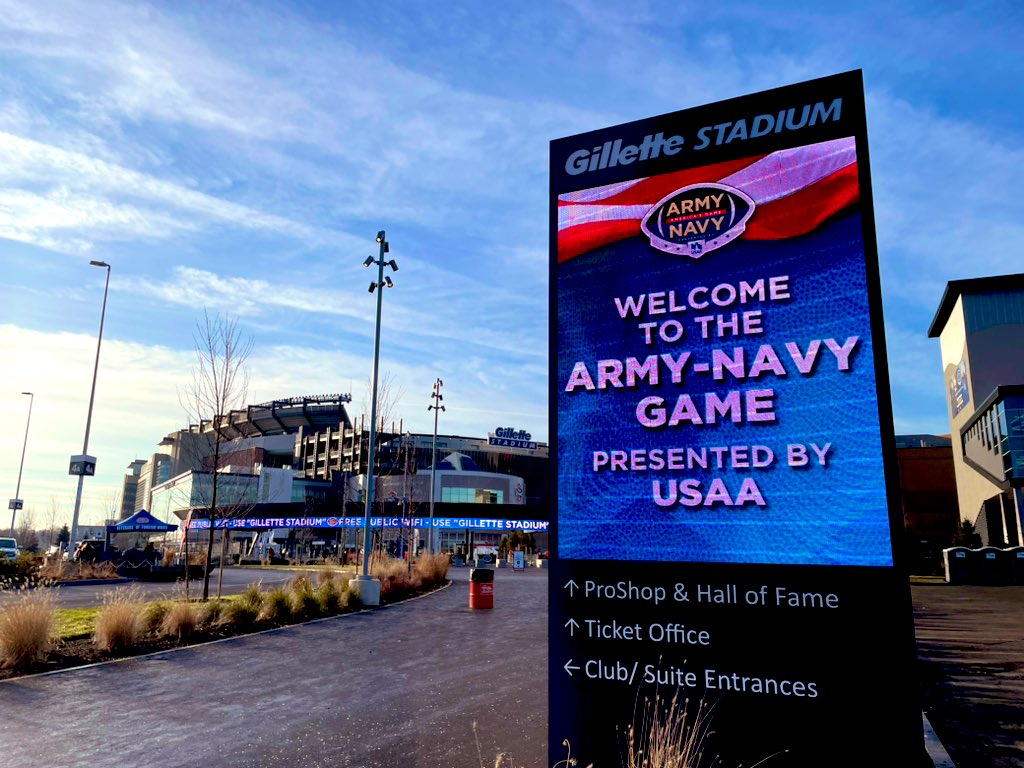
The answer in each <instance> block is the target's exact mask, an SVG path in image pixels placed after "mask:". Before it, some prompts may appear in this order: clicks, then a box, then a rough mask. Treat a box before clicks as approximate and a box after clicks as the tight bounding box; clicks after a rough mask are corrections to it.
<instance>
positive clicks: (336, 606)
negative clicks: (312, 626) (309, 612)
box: [316, 572, 348, 616]
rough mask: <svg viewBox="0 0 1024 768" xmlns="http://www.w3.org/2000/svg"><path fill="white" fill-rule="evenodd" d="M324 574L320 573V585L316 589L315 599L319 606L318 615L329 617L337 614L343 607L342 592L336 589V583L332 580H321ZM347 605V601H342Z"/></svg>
mask: <svg viewBox="0 0 1024 768" xmlns="http://www.w3.org/2000/svg"><path fill="white" fill-rule="evenodd" d="M323 575H324V572H321V573H320V577H321V578H320V584H319V585H317V588H316V599H317V603H318V604H319V606H320V613H322V614H324V615H325V616H331V615H333V614H335V613H339V612H340V611H341V610H342V608H344V607H345V605H343V604H342V602H343V599H344V598H343V594H344V592H347V591H348V590H347V589H346V590H344V592H343V591H342V590H341V589H339V588H338V583H337V582H336V581H335V580H334V579H333V578H326V579H325V578H323ZM344 602H345V604H347V602H348V601H347V600H345V601H344Z"/></svg>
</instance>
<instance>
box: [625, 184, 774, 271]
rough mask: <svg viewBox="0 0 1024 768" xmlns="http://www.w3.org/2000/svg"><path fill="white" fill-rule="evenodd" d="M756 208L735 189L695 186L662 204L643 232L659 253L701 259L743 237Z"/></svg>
mask: <svg viewBox="0 0 1024 768" xmlns="http://www.w3.org/2000/svg"><path fill="white" fill-rule="evenodd" d="M754 207H755V206H754V201H753V200H752V199H751V198H750V196H749V195H747V194H746V193H745V192H742V191H740V190H738V189H736V188H735V187H729V186H726V185H725V184H716V183H713V182H705V183H703V184H691V185H690V186H688V187H683V188H682V189H677V190H676V191H675V192H673V193H672V194H671V195H669V196H668V197H665V198H663V199H662V200H661V201H659V202H658V203H657V204H656V205H655V206H654V207H653V208H651V210H649V211H648V212H647V215H646V216H644V219H643V221H642V222H641V223H640V228H641V229H642V230H643V231H644V234H646V235H647V237H649V238H650V240H651V245H653V246H654V247H655V248H657V249H658V250H660V251H665V252H666V253H681V254H684V255H686V256H689V257H690V258H693V259H699V258H700V257H701V256H703V255H704V254H706V253H708V252H710V251H713V250H715V249H716V248H721V247H722V246H723V245H726V244H727V243H730V242H732V241H733V240H735V239H736V238H738V237H739V236H740V235H742V234H743V231H744V230H745V229H746V225H747V220H748V219H749V218H750V217H751V216H752V215H753V213H754Z"/></svg>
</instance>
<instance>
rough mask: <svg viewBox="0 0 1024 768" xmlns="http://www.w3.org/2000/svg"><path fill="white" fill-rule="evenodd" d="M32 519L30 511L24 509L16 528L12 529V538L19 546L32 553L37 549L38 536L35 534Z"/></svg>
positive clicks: (32, 515)
mask: <svg viewBox="0 0 1024 768" xmlns="http://www.w3.org/2000/svg"><path fill="white" fill-rule="evenodd" d="M34 518H35V515H34V514H33V512H32V510H30V509H26V510H25V511H24V512H23V513H22V515H21V517H20V518H19V520H18V527H17V528H15V529H14V537H15V538H16V539H17V540H18V544H19V546H21V547H22V548H23V549H27V550H30V551H33V552H34V551H35V550H37V549H39V535H38V534H37V533H36V529H35V525H34V522H35V521H34Z"/></svg>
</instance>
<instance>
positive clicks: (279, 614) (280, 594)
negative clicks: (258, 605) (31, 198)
mask: <svg viewBox="0 0 1024 768" xmlns="http://www.w3.org/2000/svg"><path fill="white" fill-rule="evenodd" d="M291 615H292V608H291V601H290V600H289V598H288V592H287V591H285V590H284V589H283V588H281V587H275V588H274V589H272V590H270V591H269V592H267V593H266V594H265V595H264V596H263V609H262V610H261V611H260V614H259V617H258V618H259V620H260V621H271V622H273V623H275V624H283V623H284V622H286V621H288V619H290V618H291Z"/></svg>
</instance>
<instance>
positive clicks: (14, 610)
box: [0, 589, 57, 670]
mask: <svg viewBox="0 0 1024 768" xmlns="http://www.w3.org/2000/svg"><path fill="white" fill-rule="evenodd" d="M56 631H57V607H56V601H55V600H54V597H53V593H52V592H51V591H50V590H48V589H32V590H24V591H23V592H22V594H21V595H20V596H18V597H17V598H15V599H14V600H12V601H11V602H9V603H7V604H5V605H4V607H3V609H2V610H0V666H3V667H4V668H6V669H19V670H20V669H26V668H28V667H31V666H32V665H33V664H36V663H38V662H40V661H44V660H45V659H46V655H47V654H48V653H49V652H50V649H51V648H52V647H53V641H54V637H55V635H56Z"/></svg>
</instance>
